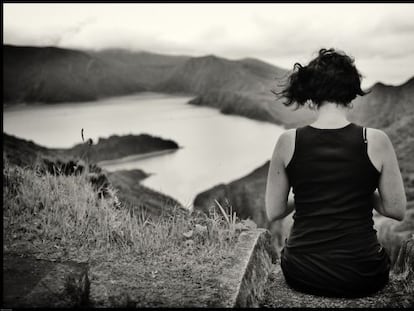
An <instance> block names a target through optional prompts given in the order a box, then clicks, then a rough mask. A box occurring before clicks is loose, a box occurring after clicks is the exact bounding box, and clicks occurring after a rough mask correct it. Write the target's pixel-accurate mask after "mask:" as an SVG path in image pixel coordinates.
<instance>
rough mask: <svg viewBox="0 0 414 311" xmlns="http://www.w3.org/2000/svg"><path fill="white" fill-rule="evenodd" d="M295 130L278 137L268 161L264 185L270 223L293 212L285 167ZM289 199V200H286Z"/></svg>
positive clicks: (291, 152) (290, 152) (289, 156)
mask: <svg viewBox="0 0 414 311" xmlns="http://www.w3.org/2000/svg"><path fill="white" fill-rule="evenodd" d="M294 135H295V130H289V131H286V132H285V133H283V134H282V135H280V137H279V139H278V141H277V143H276V147H275V149H274V151H273V155H272V159H271V160H270V165H269V172H268V176H267V184H266V197H265V204H266V213H267V218H268V220H269V221H270V222H273V221H275V220H279V219H282V218H284V217H286V216H287V215H289V214H290V213H291V212H292V211H293V210H294V204H293V198H292V196H289V190H290V185H289V180H288V177H287V173H286V165H287V163H289V161H290V159H291V158H292V155H293V151H294ZM288 197H289V200H288Z"/></svg>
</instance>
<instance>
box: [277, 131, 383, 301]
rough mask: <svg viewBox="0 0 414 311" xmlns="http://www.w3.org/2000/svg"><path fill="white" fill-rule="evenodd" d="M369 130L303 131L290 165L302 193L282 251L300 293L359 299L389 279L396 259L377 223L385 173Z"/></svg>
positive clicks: (297, 195)
mask: <svg viewBox="0 0 414 311" xmlns="http://www.w3.org/2000/svg"><path fill="white" fill-rule="evenodd" d="M363 132H364V129H363V128H362V127H360V126H358V125H355V124H353V123H350V124H348V125H347V126H345V127H343V128H337V129H318V128H314V127H312V126H306V127H302V128H299V129H297V130H296V137H295V150H294V153H293V157H292V159H291V160H290V162H289V164H288V165H287V167H286V172H287V176H288V179H289V182H290V184H291V186H292V189H293V193H294V195H295V198H294V200H295V214H294V215H293V219H294V223H293V227H292V229H291V233H290V235H289V238H288V239H287V241H286V245H285V248H284V249H283V252H282V269H283V272H284V274H285V278H286V280H287V281H288V283H290V285H291V286H292V287H294V288H298V289H300V290H302V291H305V292H306V291H307V292H310V293H316V294H323V295H332V296H341V295H342V296H359V295H365V294H367V293H370V292H373V291H376V290H378V288H380V287H382V286H383V285H384V284H385V283H386V282H387V280H388V273H389V268H390V267H389V264H390V263H389V258H388V256H387V254H386V253H385V251H384V250H383V249H382V247H381V245H380V244H379V243H378V240H377V236H376V231H375V230H374V228H373V220H372V210H373V201H372V195H373V193H374V191H375V189H376V188H377V187H378V181H379V176H380V173H379V172H378V171H377V169H376V168H375V167H374V166H373V164H372V163H371V161H370V159H369V157H368V154H367V143H366V140H365V139H364V133H363ZM308 282H312V284H307V283H308ZM309 289H311V290H309Z"/></svg>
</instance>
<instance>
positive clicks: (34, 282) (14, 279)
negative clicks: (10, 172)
mask: <svg viewBox="0 0 414 311" xmlns="http://www.w3.org/2000/svg"><path fill="white" fill-rule="evenodd" d="M3 273H4V274H3V278H4V279H3V280H4V283H3V284H4V293H3V295H4V297H3V304H2V306H4V307H11V308H18V307H31V308H44V307H48V308H50V307H51V308H59V307H78V306H83V305H85V304H86V303H87V299H88V286H89V283H88V276H87V268H86V266H85V265H81V264H76V263H57V262H52V261H47V260H40V259H36V258H33V257H28V256H23V255H18V254H4V255H3Z"/></svg>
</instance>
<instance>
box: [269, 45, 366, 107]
mask: <svg viewBox="0 0 414 311" xmlns="http://www.w3.org/2000/svg"><path fill="white" fill-rule="evenodd" d="M274 93H275V94H276V95H281V97H284V98H285V99H286V102H284V104H285V105H286V106H291V105H292V104H293V103H296V104H297V108H298V107H301V106H304V105H305V103H306V101H308V100H312V102H313V103H314V104H315V105H316V106H317V107H319V106H320V105H322V103H323V102H324V101H330V102H335V103H337V104H340V105H343V106H348V105H349V104H350V102H351V101H352V100H353V99H354V98H355V97H356V96H357V95H360V96H363V95H365V94H366V93H365V92H364V91H362V89H361V74H360V73H359V72H358V70H357V69H356V67H355V65H354V59H353V58H351V57H349V56H348V55H346V54H345V53H344V52H342V51H337V50H335V49H333V48H330V49H321V50H319V53H318V56H317V57H316V58H315V59H313V60H312V61H310V62H309V64H308V65H307V66H302V65H301V64H299V63H295V65H294V66H293V72H292V73H291V74H290V76H289V78H288V83H287V85H286V86H285V88H284V89H283V90H282V91H281V92H278V93H277V92H274Z"/></svg>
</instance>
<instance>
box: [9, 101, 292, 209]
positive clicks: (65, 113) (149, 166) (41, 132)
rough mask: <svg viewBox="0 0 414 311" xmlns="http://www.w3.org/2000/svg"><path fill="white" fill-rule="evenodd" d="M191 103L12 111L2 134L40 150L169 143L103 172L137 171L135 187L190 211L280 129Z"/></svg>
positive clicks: (259, 158) (236, 174) (260, 158)
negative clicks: (124, 140)
mask: <svg viewBox="0 0 414 311" xmlns="http://www.w3.org/2000/svg"><path fill="white" fill-rule="evenodd" d="M191 98H192V97H189V96H187V97H186V96H172V95H165V94H157V93H141V94H135V95H128V96H121V97H112V98H107V99H102V100H98V101H92V102H84V103H62V104H59V105H36V106H17V107H11V108H7V109H5V110H4V112H3V126H4V128H3V130H4V132H6V133H8V134H12V135H15V136H17V137H20V138H24V139H29V140H33V141H34V142H35V143H37V144H40V145H43V146H46V147H59V148H61V147H71V146H73V145H74V144H77V143H80V142H82V140H81V128H84V135H85V139H87V138H92V139H93V140H94V142H97V139H98V138H99V137H108V136H110V135H113V134H117V135H126V134H137V135H138V134H142V133H146V134H150V135H153V136H159V137H161V138H165V139H172V140H174V141H176V142H177V143H178V144H179V145H180V147H182V148H180V149H178V150H177V151H175V152H172V153H167V154H162V155H158V156H154V157H150V158H145V159H139V160H131V161H128V162H125V163H123V162H120V163H112V164H110V165H107V166H105V167H104V168H105V169H107V170H108V171H115V170H121V169H126V170H130V169H136V168H139V169H142V170H144V171H145V172H146V173H150V174H152V175H151V176H149V177H148V178H146V179H145V180H144V181H143V182H142V184H144V185H146V186H148V187H150V188H152V189H154V190H157V191H160V192H162V193H165V194H167V195H170V196H172V197H174V198H175V199H177V200H178V201H180V202H181V203H182V204H183V205H184V206H187V207H192V202H193V199H194V198H195V196H196V195H197V194H198V193H199V192H202V191H204V190H206V189H208V188H210V187H212V186H215V185H217V184H219V183H228V182H230V181H233V180H235V179H237V178H240V177H242V176H244V175H247V174H248V173H250V172H251V171H253V170H254V169H255V168H257V167H258V166H260V165H262V164H263V163H264V162H265V161H267V160H268V159H270V157H271V154H272V152H273V148H274V146H275V143H276V140H277V138H278V137H279V135H280V134H281V133H282V132H283V131H284V129H283V128H282V127H281V126H277V125H273V124H270V123H266V122H260V121H255V120H251V119H247V118H244V117H239V116H232V115H224V114H221V113H220V112H219V111H218V110H217V109H213V108H208V107H198V106H193V105H190V104H188V101H189V100H190V99H191Z"/></svg>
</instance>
